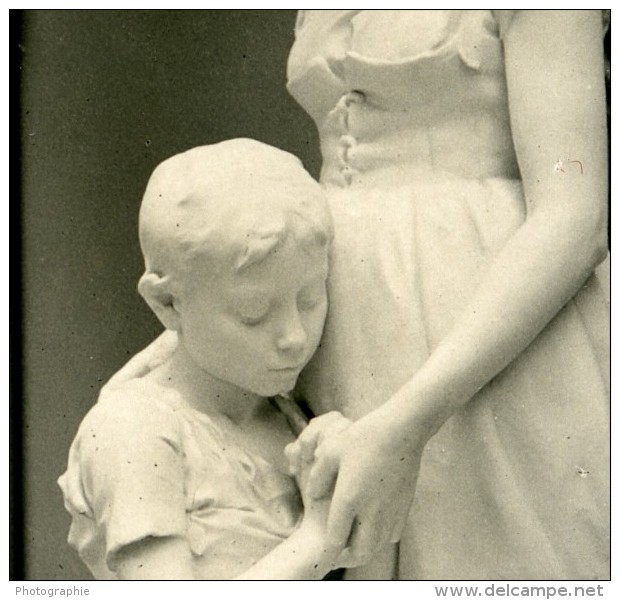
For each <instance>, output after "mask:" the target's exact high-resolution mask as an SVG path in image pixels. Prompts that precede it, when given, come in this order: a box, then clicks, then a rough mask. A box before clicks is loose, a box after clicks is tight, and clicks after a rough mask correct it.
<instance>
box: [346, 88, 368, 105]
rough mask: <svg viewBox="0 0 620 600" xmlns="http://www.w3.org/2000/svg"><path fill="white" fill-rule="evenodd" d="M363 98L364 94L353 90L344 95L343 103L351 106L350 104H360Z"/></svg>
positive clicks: (364, 97) (364, 98)
mask: <svg viewBox="0 0 620 600" xmlns="http://www.w3.org/2000/svg"><path fill="white" fill-rule="evenodd" d="M365 100H366V95H365V94H364V92H360V91H359V90H353V91H351V92H348V93H347V94H345V95H344V104H345V106H347V107H349V106H351V104H361V103H362V102H364V101H365Z"/></svg>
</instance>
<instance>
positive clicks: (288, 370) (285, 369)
mask: <svg viewBox="0 0 620 600" xmlns="http://www.w3.org/2000/svg"><path fill="white" fill-rule="evenodd" d="M302 367H303V365H297V366H294V367H279V368H277V369H270V370H271V371H274V372H275V373H293V372H295V371H299V370H300V369H301V368H302Z"/></svg>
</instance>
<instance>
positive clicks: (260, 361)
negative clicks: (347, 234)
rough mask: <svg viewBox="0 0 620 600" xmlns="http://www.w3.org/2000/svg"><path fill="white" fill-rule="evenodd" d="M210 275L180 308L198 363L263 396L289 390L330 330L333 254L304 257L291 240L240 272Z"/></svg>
mask: <svg viewBox="0 0 620 600" xmlns="http://www.w3.org/2000/svg"><path fill="white" fill-rule="evenodd" d="M204 273H206V270H205V271H203V270H202V269H201V267H197V268H196V269H195V271H194V274H193V277H194V278H195V279H194V280H193V281H192V282H191V283H190V285H189V286H188V288H189V291H188V292H187V293H186V294H185V295H184V296H183V297H182V301H181V304H180V306H179V312H180V314H181V333H182V343H183V344H184V346H185V348H186V350H187V352H188V353H189V355H190V356H191V357H192V359H193V361H194V362H195V363H196V364H197V365H198V366H199V367H200V368H202V369H203V370H205V371H206V372H208V373H209V374H210V375H212V376H214V377H217V378H218V379H220V380H223V381H227V382H229V383H232V384H233V385H235V386H237V387H239V388H241V389H243V390H247V391H250V392H253V393H255V394H258V395H260V396H273V395H276V394H278V393H283V392H287V391H290V390H291V389H292V388H293V387H294V385H295V382H296V380H297V377H298V375H299V372H300V371H301V369H302V368H303V367H304V366H305V365H306V363H307V362H308V361H309V360H310V357H311V356H312V355H313V354H314V351H315V350H316V348H317V346H318V344H319V340H320V337H321V333H322V331H323V324H324V321H325V315H326V312H327V294H326V289H325V283H326V279H327V250H326V249H325V248H312V249H311V250H310V251H309V252H305V251H303V250H301V249H300V248H299V247H298V246H297V245H296V242H295V241H294V240H292V239H290V238H289V239H287V240H286V241H285V243H284V244H283V245H281V246H279V247H278V248H277V249H276V250H275V251H274V252H272V253H271V254H270V255H269V256H268V257H267V258H266V259H264V260H263V261H261V262H258V263H256V264H253V265H251V266H248V267H247V268H245V269H244V270H243V271H241V272H240V273H234V272H232V271H231V272H230V273H225V274H218V275H217V276H213V275H211V276H205V275H204ZM196 278H199V280H196Z"/></svg>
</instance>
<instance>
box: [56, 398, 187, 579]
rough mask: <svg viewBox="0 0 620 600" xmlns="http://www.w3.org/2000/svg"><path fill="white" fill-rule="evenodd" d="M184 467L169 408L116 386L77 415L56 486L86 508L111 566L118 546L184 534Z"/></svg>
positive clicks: (75, 503)
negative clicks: (66, 463)
mask: <svg viewBox="0 0 620 600" xmlns="http://www.w3.org/2000/svg"><path fill="white" fill-rule="evenodd" d="M183 473H184V471H183V459H182V446H181V440H180V435H179V426H178V423H177V420H176V419H175V417H174V412H173V411H172V409H171V408H169V407H167V406H166V405H165V404H163V403H161V402H157V401H153V399H152V398H149V397H147V396H146V395H144V394H143V393H140V392H138V393H136V392H135V391H134V390H132V391H131V393H128V392H127V390H124V389H123V388H119V389H116V390H114V391H113V392H110V393H109V394H107V395H105V396H104V397H103V398H101V399H100V400H99V402H98V404H97V405H96V406H95V407H94V408H93V410H91V412H90V413H89V414H88V415H87V417H86V418H85V419H84V421H83V423H82V425H81V426H80V429H79V431H78V435H77V437H76V440H75V442H74V444H73V447H72V450H71V453H70V461H69V469H68V471H67V473H66V474H65V475H64V476H63V478H64V483H65V485H64V486H63V485H62V484H61V487H63V491H65V490H66V491H65V502H66V503H67V504H70V505H71V504H72V505H73V506H74V508H77V509H82V511H83V510H86V509H88V510H89V511H90V513H91V515H90V516H91V517H92V518H93V520H94V522H95V527H96V529H97V531H98V532H99V534H100V535H101V537H102V538H103V541H104V545H105V559H106V563H107V565H108V568H109V569H110V570H112V571H113V570H115V564H114V563H115V557H116V554H117V553H118V551H119V550H120V549H121V548H123V547H124V546H127V545H128V544H131V543H132V542H136V541H138V540H141V539H144V538H147V537H163V536H173V535H184V533H185V529H186V522H185V494H184V479H183Z"/></svg>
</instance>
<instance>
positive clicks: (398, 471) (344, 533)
mask: <svg viewBox="0 0 620 600" xmlns="http://www.w3.org/2000/svg"><path fill="white" fill-rule="evenodd" d="M422 447H423V444H415V443H412V440H411V439H410V438H403V437H399V435H398V434H395V432H394V431H392V430H391V428H390V426H389V425H388V424H387V423H386V422H385V421H383V420H381V417H380V415H379V414H378V413H370V414H369V415H367V416H366V417H363V418H362V419H360V420H359V421H357V422H355V423H353V422H352V421H350V420H349V419H346V418H345V417H343V416H342V415H341V414H340V413H338V412H330V413H327V414H325V415H321V416H320V417H317V418H315V419H313V420H312V421H311V422H310V423H309V425H308V426H307V427H306V429H305V430H304V431H303V432H302V433H301V435H300V436H299V437H298V438H297V440H296V441H295V442H293V443H292V444H289V445H288V446H287V448H286V456H287V458H288V461H289V467H290V472H291V474H293V475H295V476H296V477H297V480H298V483H299V485H300V489H301V492H302V498H303V500H304V506H305V507H306V511H308V510H310V511H313V510H315V508H316V506H317V502H318V501H319V500H320V504H318V506H319V507H320V511H322V513H321V514H322V515H323V516H326V520H324V521H323V522H322V524H321V525H320V526H321V527H323V528H324V535H325V545H326V548H327V550H328V551H329V552H332V553H333V555H334V556H338V559H337V561H336V562H337V564H338V566H347V567H350V566H355V565H362V564H365V563H367V562H368V561H369V560H370V559H371V558H372V554H373V552H375V551H376V550H378V549H379V548H381V547H382V546H385V545H387V544H389V543H390V542H397V541H398V540H399V539H400V535H401V533H402V529H403V527H404V524H405V521H406V519H407V514H408V512H409V507H410V505H411V502H412V500H413V494H414V491H415V483H416V480H417V475H418V470H419V464H420V455H421V450H422ZM330 497H331V501H330ZM318 521H320V518H319V519H318Z"/></svg>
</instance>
